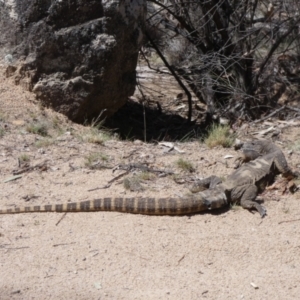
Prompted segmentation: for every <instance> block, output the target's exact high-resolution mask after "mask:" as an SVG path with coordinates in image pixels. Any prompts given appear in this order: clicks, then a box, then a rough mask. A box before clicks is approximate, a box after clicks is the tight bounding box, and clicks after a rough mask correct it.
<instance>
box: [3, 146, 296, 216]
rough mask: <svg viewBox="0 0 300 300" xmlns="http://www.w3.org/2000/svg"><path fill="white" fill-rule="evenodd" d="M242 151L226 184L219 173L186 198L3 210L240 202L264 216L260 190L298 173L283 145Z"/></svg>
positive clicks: (163, 208)
mask: <svg viewBox="0 0 300 300" xmlns="http://www.w3.org/2000/svg"><path fill="white" fill-rule="evenodd" d="M242 151H243V158H242V161H243V162H246V163H245V164H244V165H242V166H241V167H240V168H239V169H237V170H235V171H234V172H233V173H232V174H230V175H229V176H228V177H227V179H226V180H225V182H223V183H222V180H221V179H220V178H219V177H217V176H210V177H208V178H205V179H203V180H200V181H198V182H196V183H195V184H194V185H193V186H192V188H191V191H192V192H193V193H196V192H197V193H196V194H192V195H187V196H185V197H183V198H150V197H148V198H147V197H144V198H143V197H131V198H121V197H115V198H102V199H95V200H88V201H83V202H70V203H65V204H49V205H34V206H25V207H14V208H5V209H0V214H14V213H32V212H90V211H117V212H127V213H133V214H146V215H185V214H191V213H197V212H201V211H205V210H211V209H216V208H221V207H225V206H226V205H228V204H229V203H240V204H241V206H242V207H244V208H247V209H251V208H256V209H257V210H258V212H259V213H260V215H261V216H262V217H264V216H265V215H266V210H265V208H264V207H263V206H261V205H260V204H259V203H258V202H256V201H255V199H256V197H257V195H258V193H260V192H261V191H263V190H264V189H265V187H266V186H267V185H268V184H270V183H271V182H272V181H273V180H274V178H275V176H276V175H277V174H279V173H282V174H283V176H284V177H287V178H289V179H290V178H293V177H295V176H296V175H295V174H294V173H293V172H292V171H291V170H290V168H289V167H288V164H287V162H286V159H285V157H284V155H283V153H282V151H281V150H280V148H279V147H277V146H276V145H275V144H273V143H270V142H269V141H260V140H257V141H252V142H248V143H245V144H244V145H243V148H242Z"/></svg>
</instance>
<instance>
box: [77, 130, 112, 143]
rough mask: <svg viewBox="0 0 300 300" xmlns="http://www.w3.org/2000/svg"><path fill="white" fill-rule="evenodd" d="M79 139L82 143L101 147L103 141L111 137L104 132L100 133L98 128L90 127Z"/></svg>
mask: <svg viewBox="0 0 300 300" xmlns="http://www.w3.org/2000/svg"><path fill="white" fill-rule="evenodd" d="M81 138H82V140H83V141H84V142H88V143H93V144H100V145H102V144H103V143H104V142H105V141H108V140H109V139H111V136H110V135H109V134H108V133H106V132H103V131H100V130H99V129H98V128H95V127H91V128H89V129H88V130H87V131H86V132H85V133H84V134H83V135H81Z"/></svg>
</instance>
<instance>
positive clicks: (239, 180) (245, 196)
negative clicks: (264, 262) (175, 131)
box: [191, 140, 297, 217]
mask: <svg viewBox="0 0 300 300" xmlns="http://www.w3.org/2000/svg"><path fill="white" fill-rule="evenodd" d="M242 151H243V157H242V161H243V162H246V163H245V164H244V165H242V166H241V167H240V168H239V169H237V170H236V171H234V172H233V173H231V174H230V175H228V177H227V178H226V180H225V181H224V182H223V183H222V181H221V179H220V178H218V177H216V176H211V177H208V178H206V179H204V181H203V180H200V181H199V182H197V183H196V184H195V185H194V186H193V187H192V189H191V191H192V192H197V191H198V190H202V189H203V186H204V185H205V186H206V187H208V188H209V189H215V188H216V187H219V189H220V190H222V191H223V192H224V193H225V194H226V197H227V200H228V202H229V203H240V204H241V206H242V207H243V208H247V209H251V208H255V209H256V210H257V211H258V212H259V213H260V215H261V217H264V216H265V215H266V209H265V208H264V207H263V206H261V205H260V204H259V203H258V202H256V201H255V200H256V197H257V195H258V194H259V193H261V192H262V191H263V190H264V189H265V188H266V186H268V185H269V184H271V183H272V182H273V180H274V179H275V176H276V175H278V174H280V173H282V176H284V177H286V178H287V179H292V178H293V177H296V176H297V175H296V174H295V173H293V172H292V170H291V169H290V168H289V166H288V164H287V161H286V159H285V157H284V154H283V153H282V151H281V149H280V148H279V147H277V146H276V145H275V144H273V143H271V142H269V141H267V140H255V141H251V142H247V143H245V144H244V145H243V147H242ZM198 187H199V188H198Z"/></svg>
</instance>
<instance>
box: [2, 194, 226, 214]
mask: <svg viewBox="0 0 300 300" xmlns="http://www.w3.org/2000/svg"><path fill="white" fill-rule="evenodd" d="M201 194H203V193H199V194H197V195H191V196H188V197H185V198H137V197H133V198H101V199H95V200H89V201H83V202H70V203H65V204H49V205H35V206H24V207H14V208H6V209H0V214H16V213H32V212H92V211H115V212H123V213H132V214H144V215H185V214H191V213H197V212H200V211H204V210H208V209H210V208H211V203H210V201H207V199H206V198H204V197H203V195H201ZM219 198H220V199H218V201H217V202H218V204H219V205H218V207H222V206H224V199H223V197H219ZM215 204H216V203H215ZM215 207H216V205H214V208H215Z"/></svg>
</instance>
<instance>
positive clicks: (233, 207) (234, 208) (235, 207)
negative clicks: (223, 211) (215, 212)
mask: <svg viewBox="0 0 300 300" xmlns="http://www.w3.org/2000/svg"><path fill="white" fill-rule="evenodd" d="M241 208H242V207H241V206H240V205H238V204H237V203H232V204H230V209H232V210H239V209H241Z"/></svg>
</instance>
